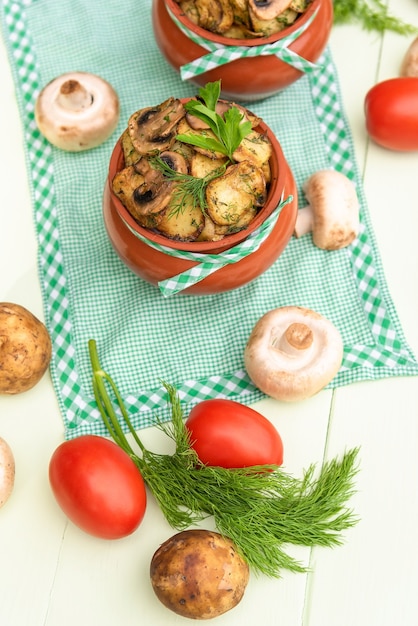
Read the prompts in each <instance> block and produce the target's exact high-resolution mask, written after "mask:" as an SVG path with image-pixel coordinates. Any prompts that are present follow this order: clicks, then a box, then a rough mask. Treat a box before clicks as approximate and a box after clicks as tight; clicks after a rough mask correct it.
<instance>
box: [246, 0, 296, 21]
mask: <svg viewBox="0 0 418 626" xmlns="http://www.w3.org/2000/svg"><path fill="white" fill-rule="evenodd" d="M292 2H293V0H248V8H249V9H250V10H251V12H252V13H253V14H254V15H255V16H256V17H258V18H259V19H260V20H274V18H275V17H277V16H278V15H280V14H281V13H283V11H286V9H288V8H289V7H290V5H291V4H292Z"/></svg>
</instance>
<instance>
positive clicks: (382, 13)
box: [334, 0, 418, 35]
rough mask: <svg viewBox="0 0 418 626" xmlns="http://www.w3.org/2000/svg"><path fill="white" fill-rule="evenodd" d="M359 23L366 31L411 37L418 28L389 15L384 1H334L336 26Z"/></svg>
mask: <svg viewBox="0 0 418 626" xmlns="http://www.w3.org/2000/svg"><path fill="white" fill-rule="evenodd" d="M348 23H359V24H361V26H362V27H363V28H364V29H365V30H369V31H377V32H379V33H383V32H385V31H386V30H390V31H392V32H395V33H398V34H400V35H411V34H414V33H417V32H418V28H417V27H416V26H413V25H412V24H407V23H406V22H404V21H403V20H401V19H399V18H398V17H396V16H395V15H392V14H390V13H389V9H388V7H387V5H386V4H385V3H384V2H383V1H382V0H334V24H348Z"/></svg>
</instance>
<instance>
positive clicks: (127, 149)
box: [121, 129, 141, 165]
mask: <svg viewBox="0 0 418 626" xmlns="http://www.w3.org/2000/svg"><path fill="white" fill-rule="evenodd" d="M121 146H122V152H123V157H124V159H125V165H132V164H133V163H136V162H137V161H138V160H139V159H140V158H141V155H139V154H138V152H137V151H136V150H135V148H134V147H133V144H132V141H131V136H130V135H129V133H128V129H126V130H125V131H124V132H123V134H122V137H121Z"/></svg>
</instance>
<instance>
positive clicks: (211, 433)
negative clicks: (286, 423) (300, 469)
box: [186, 399, 283, 468]
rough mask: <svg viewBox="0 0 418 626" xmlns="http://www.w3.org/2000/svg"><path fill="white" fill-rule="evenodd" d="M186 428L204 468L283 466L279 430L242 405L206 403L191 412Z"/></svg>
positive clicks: (214, 401) (225, 402)
mask: <svg viewBox="0 0 418 626" xmlns="http://www.w3.org/2000/svg"><path fill="white" fill-rule="evenodd" d="M186 428H187V429H188V430H189V432H190V435H191V444H192V447H193V448H194V450H195V451H196V453H197V455H198V457H199V459H200V460H201V461H202V463H204V464H205V465H211V466H220V467H226V468H239V467H251V466H253V465H282V463H283V442H282V439H281V437H280V435H279V433H278V431H277V430H276V428H275V427H274V426H273V424H272V423H271V422H270V421H269V420H268V419H267V418H265V417H264V416H263V415H261V413H258V411H255V410H254V409H252V408H250V407H248V406H244V405H242V404H240V403H239V402H234V401H233V400H222V399H219V400H218V399H214V400H204V401H203V402H200V404H197V405H196V406H195V407H193V409H192V410H191V411H190V414H189V417H188V418H187V420H186Z"/></svg>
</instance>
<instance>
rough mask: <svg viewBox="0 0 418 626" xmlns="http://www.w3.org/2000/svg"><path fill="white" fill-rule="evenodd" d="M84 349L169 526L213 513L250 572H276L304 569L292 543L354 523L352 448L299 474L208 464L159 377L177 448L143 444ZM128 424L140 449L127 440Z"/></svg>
mask: <svg viewBox="0 0 418 626" xmlns="http://www.w3.org/2000/svg"><path fill="white" fill-rule="evenodd" d="M89 353H90V361H91V365H92V370H93V390H94V396H95V399H96V402H97V405H98V408H99V411H100V414H101V416H102V419H103V421H104V423H105V425H106V427H107V429H108V431H109V434H110V436H111V437H112V438H113V440H114V441H115V442H116V443H117V444H118V445H119V446H120V447H121V448H122V449H123V450H125V452H126V453H127V454H128V455H129V456H130V457H131V458H132V459H133V461H134V462H135V464H136V466H137V467H138V469H139V471H140V472H141V474H142V477H143V479H144V481H145V482H146V484H147V485H148V487H149V489H150V490H151V492H152V493H153V495H154V497H155V499H156V500H157V503H158V505H159V506H160V508H161V511H162V513H163V514H164V516H165V518H166V519H167V521H168V523H169V524H170V525H171V526H172V527H173V528H175V529H177V530H184V529H186V528H187V527H189V526H192V525H196V524H198V523H200V522H202V521H203V520H204V519H206V518H208V517H213V520H214V522H215V524H216V527H217V529H218V531H219V532H220V533H221V534H223V535H224V536H227V537H229V538H230V539H232V541H233V542H234V543H235V544H236V546H237V548H238V550H239V551H240V553H241V554H242V556H243V557H244V558H245V559H246V561H247V562H248V564H249V565H250V566H251V567H252V569H253V570H254V571H255V572H257V573H264V574H266V575H267V576H271V577H279V576H280V572H281V571H282V570H283V569H288V570H290V571H293V572H305V571H306V567H305V566H304V565H303V564H302V563H300V562H299V561H297V560H296V559H294V558H293V557H292V556H290V555H289V554H288V552H287V548H288V546H289V545H290V544H294V545H302V546H308V547H313V546H323V547H334V546H337V545H339V544H340V543H341V542H342V538H341V533H342V532H343V531H344V530H347V529H348V528H350V527H352V526H354V525H355V524H356V523H357V519H356V517H355V516H354V514H353V512H352V510H351V509H350V508H348V507H347V504H346V503H347V500H348V499H349V498H350V497H351V495H352V494H353V491H354V487H353V480H354V477H355V475H356V473H357V471H358V470H357V467H356V459H357V453H358V449H357V448H355V449H352V450H349V451H347V452H345V454H344V455H343V457H342V459H341V460H338V459H333V460H331V461H330V462H327V463H325V464H324V465H323V466H322V468H320V470H319V471H318V470H317V468H316V466H315V465H311V466H310V467H309V468H308V469H307V470H305V472H304V473H303V477H302V478H301V479H298V478H295V477H293V476H291V475H289V474H287V473H286V472H284V471H283V470H282V469H281V468H278V467H277V466H255V467H250V468H248V467H247V468H243V469H225V468H222V467H209V466H206V465H204V464H202V463H201V462H200V460H199V458H198V456H197V454H196V452H195V451H194V450H193V448H192V447H191V445H190V438H189V433H188V430H187V429H186V427H185V425H184V416H183V412H182V409H181V404H180V400H179V398H178V395H177V393H176V390H175V388H174V387H173V386H171V385H169V384H167V383H163V384H164V387H165V389H166V391H167V394H168V398H169V402H170V404H171V413H172V415H171V421H169V422H166V423H163V422H161V420H159V419H158V418H157V419H156V425H157V426H158V427H159V428H160V429H161V430H162V431H163V432H164V433H165V434H166V435H167V437H169V438H170V439H172V440H173V441H174V444H175V451H174V453H173V454H171V455H169V454H157V453H154V452H152V451H150V450H148V449H147V448H146V447H145V446H144V445H143V443H142V441H141V439H140V438H139V436H138V434H137V433H136V431H135V430H134V428H133V426H132V423H131V421H130V419H129V416H128V413H127V410H126V408H125V406H124V403H123V400H122V397H121V395H120V393H119V391H118V389H117V386H116V384H115V383H114V381H113V380H112V378H111V377H110V376H109V374H107V373H106V372H104V371H103V370H102V368H101V366H100V362H99V357H98V353H97V348H96V343H95V341H94V340H90V341H89ZM108 388H109V390H110V392H111V394H112V395H113V398H111V395H109V392H108ZM115 406H116V407H117V410H115ZM117 412H120V415H121V417H122V420H123V422H122V424H123V425H121V424H120V422H119V419H118V416H117ZM126 428H127V429H128V431H129V432H130V434H131V435H132V437H133V439H134V441H135V443H136V444H137V446H138V448H139V454H138V453H137V452H135V451H134V450H133V448H132V446H131V444H130V443H129V441H128V439H127V436H126V435H125V432H124V431H125V430H126Z"/></svg>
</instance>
